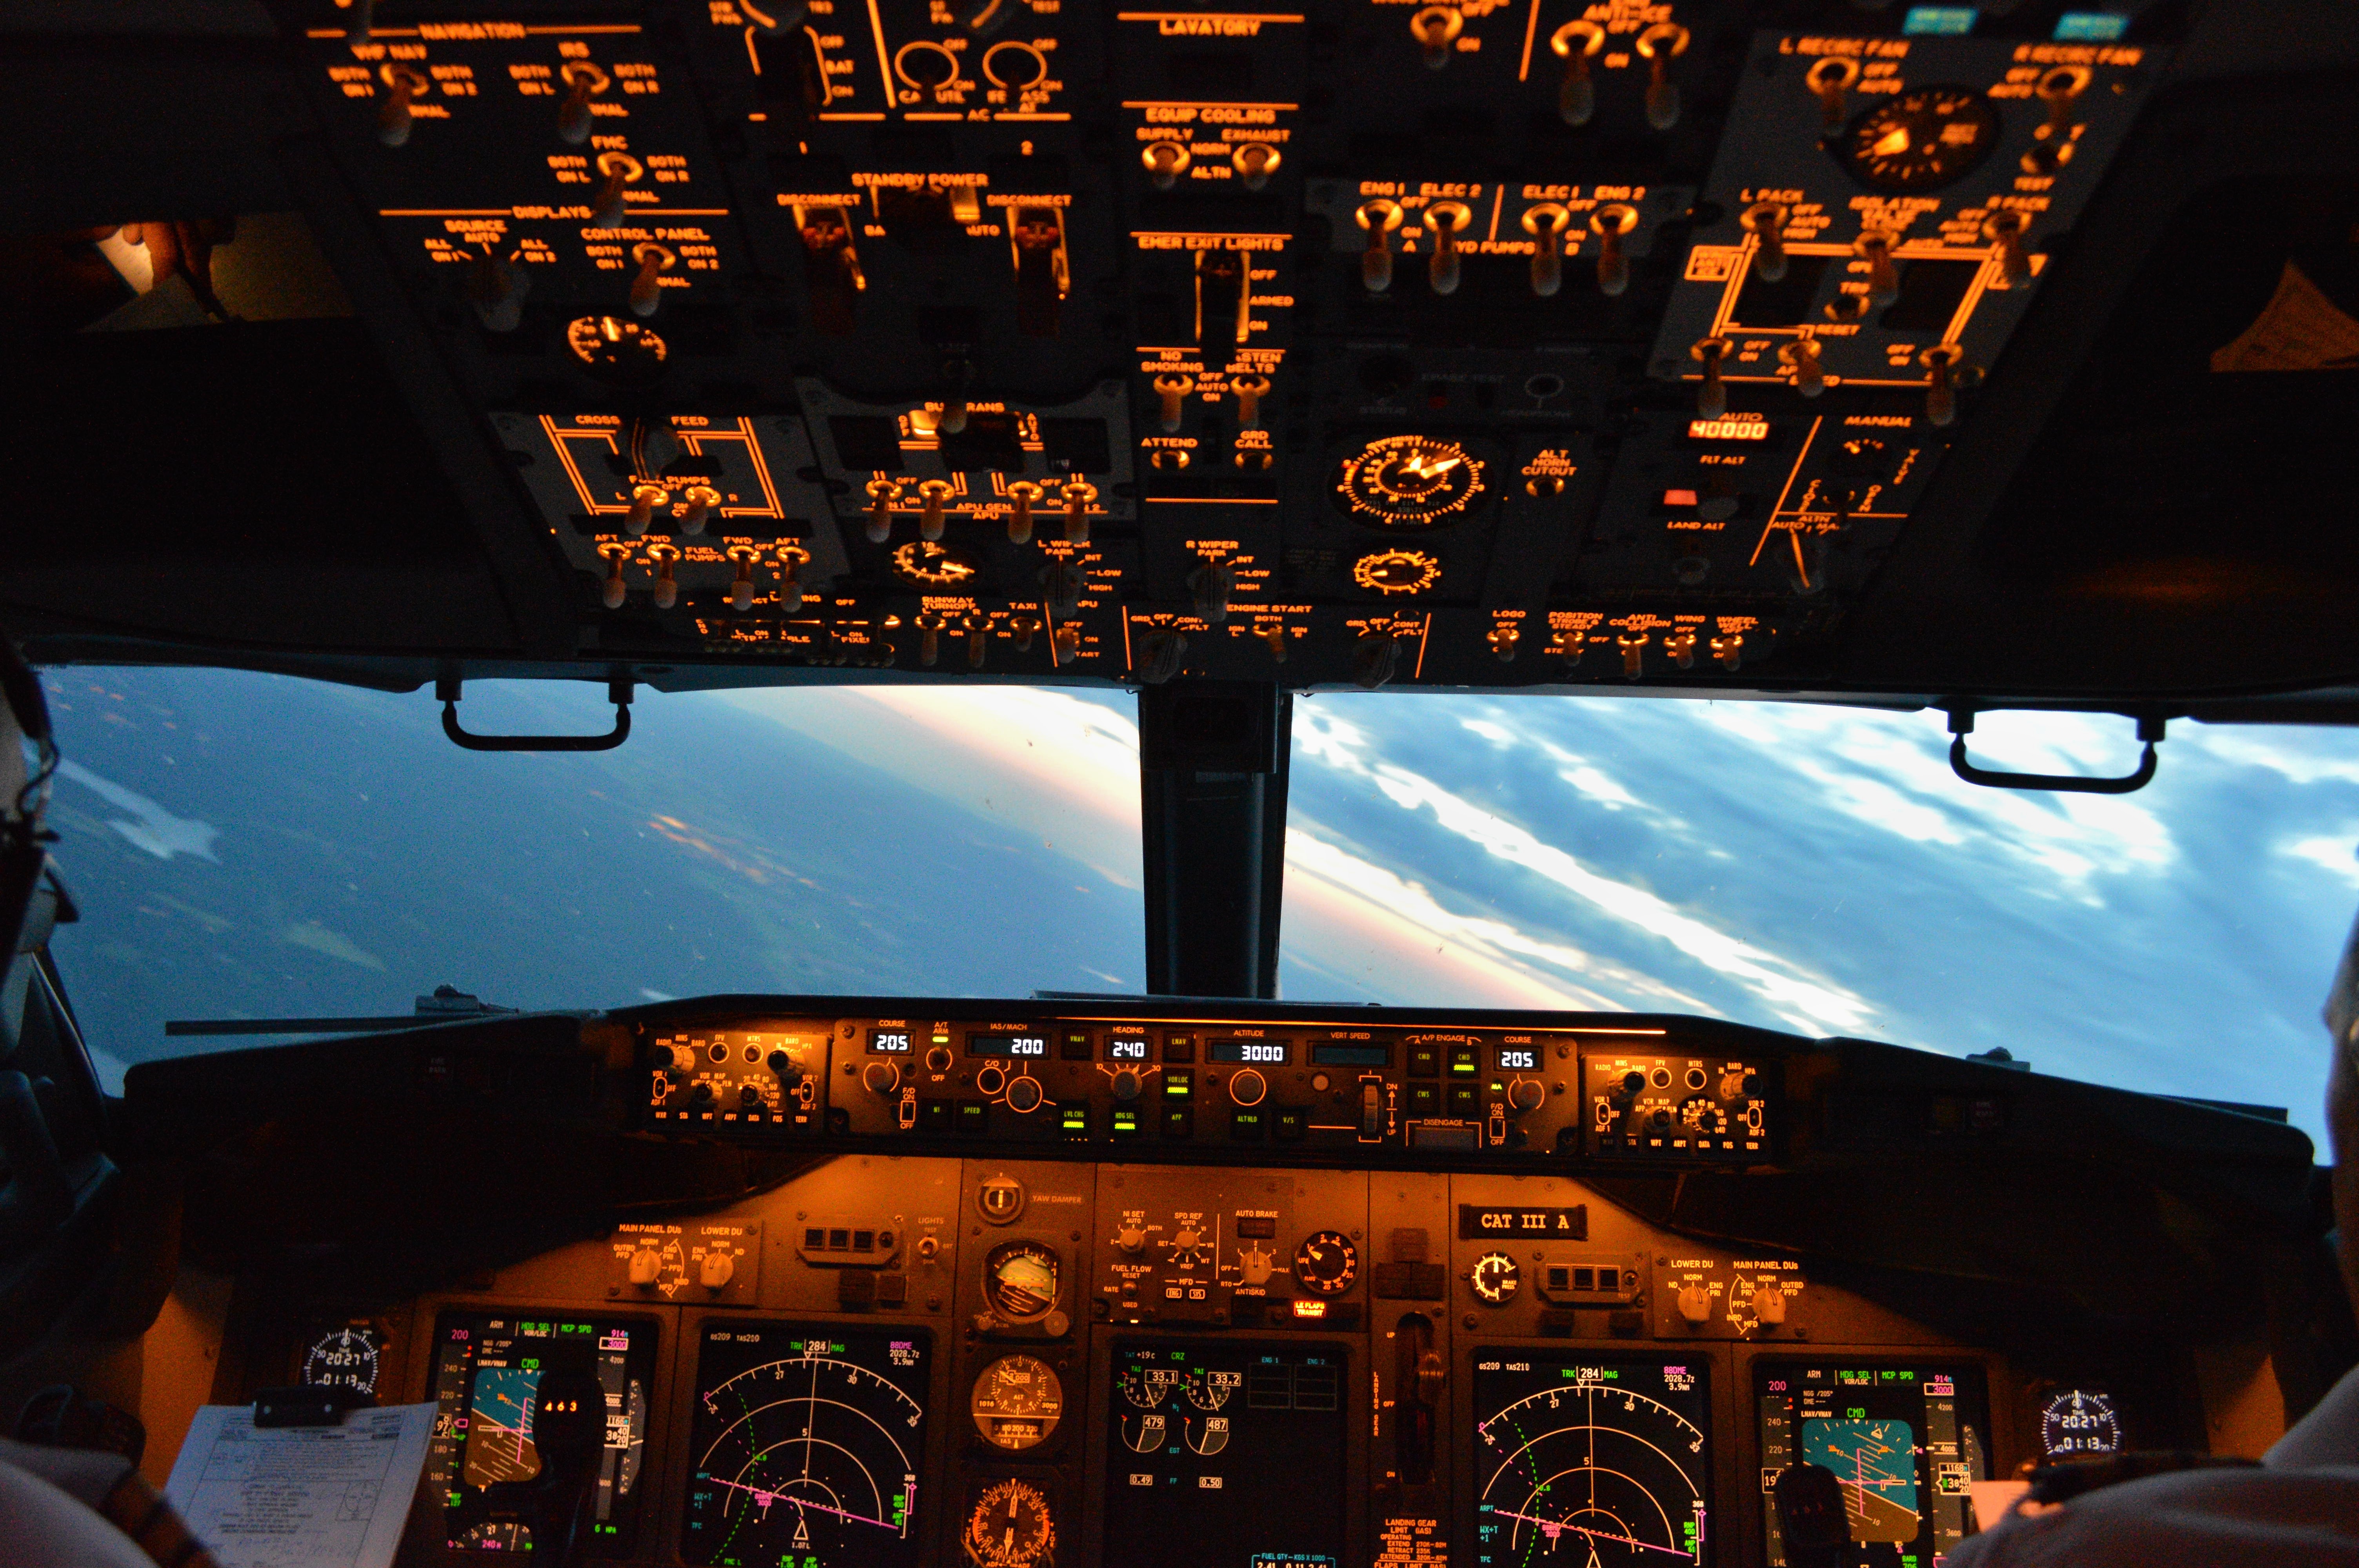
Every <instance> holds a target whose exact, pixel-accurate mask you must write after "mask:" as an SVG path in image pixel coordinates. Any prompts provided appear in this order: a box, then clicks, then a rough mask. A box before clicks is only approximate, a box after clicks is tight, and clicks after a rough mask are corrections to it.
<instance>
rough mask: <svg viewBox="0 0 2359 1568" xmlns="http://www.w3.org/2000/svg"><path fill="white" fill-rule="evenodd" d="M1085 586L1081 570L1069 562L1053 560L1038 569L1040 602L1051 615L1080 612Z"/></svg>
mask: <svg viewBox="0 0 2359 1568" xmlns="http://www.w3.org/2000/svg"><path fill="white" fill-rule="evenodd" d="M1085 586H1087V584H1086V581H1085V579H1083V578H1082V568H1079V567H1077V566H1075V565H1074V564H1073V563H1072V562H1071V561H1069V560H1064V559H1061V558H1059V559H1053V560H1051V561H1049V564H1048V565H1047V566H1045V567H1042V568H1040V598H1041V602H1042V603H1044V604H1046V605H1047V606H1048V607H1049V613H1050V614H1052V615H1071V614H1072V613H1073V612H1074V611H1078V610H1080V609H1081V607H1082V589H1083V588H1084V587H1085ZM1059 630H1060V631H1061V630H1063V628H1061V627H1060V628H1059Z"/></svg>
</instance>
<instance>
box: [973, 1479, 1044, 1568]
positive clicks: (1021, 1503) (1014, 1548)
mask: <svg viewBox="0 0 2359 1568" xmlns="http://www.w3.org/2000/svg"><path fill="white" fill-rule="evenodd" d="M959 1542H960V1544H961V1545H962V1546H964V1547H965V1548H966V1554H967V1556H968V1557H969V1558H970V1559H972V1560H973V1562H975V1563H978V1564H979V1565H980V1568H1031V1564H1033V1563H1046V1562H1048V1561H1049V1555H1050V1553H1051V1552H1053V1551H1054V1550H1055V1548H1056V1545H1057V1524H1056V1521H1055V1520H1054V1519H1050V1518H1049V1499H1048V1498H1046V1497H1043V1496H1042V1495H1041V1492H1040V1488H1039V1487H1036V1486H1034V1485H1032V1483H1031V1482H1029V1481H1002V1482H1000V1483H999V1484H998V1485H996V1486H995V1487H986V1488H985V1489H984V1493H983V1495H982V1496H981V1497H979V1498H975V1500H974V1508H973V1509H972V1510H971V1511H970V1512H969V1513H968V1514H967V1518H966V1530H965V1531H964V1533H962V1535H961V1536H960V1538H959Z"/></svg>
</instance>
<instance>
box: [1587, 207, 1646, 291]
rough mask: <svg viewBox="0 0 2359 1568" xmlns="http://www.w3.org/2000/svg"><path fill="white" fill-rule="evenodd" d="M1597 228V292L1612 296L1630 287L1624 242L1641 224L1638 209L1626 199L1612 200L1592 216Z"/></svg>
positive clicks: (1594, 225)
mask: <svg viewBox="0 0 2359 1568" xmlns="http://www.w3.org/2000/svg"><path fill="white" fill-rule="evenodd" d="M1589 226H1590V227H1591V228H1592V229H1594V230H1595V231H1597V292H1598V293H1600V294H1603V295H1605V296H1607V297H1613V296H1615V295H1618V294H1620V293H1621V292H1622V291H1623V290H1624V289H1625V288H1627V287H1630V258H1629V256H1628V255H1627V254H1625V253H1624V252H1623V249H1622V241H1623V240H1624V238H1625V237H1626V236H1627V235H1628V234H1629V232H1630V231H1631V230H1633V229H1635V228H1636V227H1637V226H1638V210H1637V209H1636V207H1633V206H1631V205H1630V204H1629V203H1627V202H1625V201H1609V202H1607V203H1606V204H1605V205H1604V206H1603V207H1600V208H1599V209H1598V210H1597V211H1594V212H1592V213H1591V214H1590V215H1589Z"/></svg>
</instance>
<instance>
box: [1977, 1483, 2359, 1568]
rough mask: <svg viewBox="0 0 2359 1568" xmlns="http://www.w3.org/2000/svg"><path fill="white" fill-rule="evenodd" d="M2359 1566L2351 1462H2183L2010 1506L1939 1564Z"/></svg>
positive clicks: (2358, 1516)
mask: <svg viewBox="0 0 2359 1568" xmlns="http://www.w3.org/2000/svg"><path fill="white" fill-rule="evenodd" d="M2198 1564H2201V1565H2202V1568H2215V1565H2216V1568H2330V1565H2331V1568H2359V1470H2351V1469H2336V1470H2267V1469H2234V1470H2190V1471H2183V1472H2180V1473H2179V1474H2175V1475H2169V1476H2148V1477H2147V1479H2145V1480H2143V1481H2131V1482H2127V1483H2125V1484H2124V1485H2122V1486H2118V1487H2105V1488H2104V1489H2103V1490H2100V1491H2094V1492H2090V1493H2087V1494H2085V1495H2084V1496H2082V1497H2079V1498H2074V1499H2072V1500H2071V1502H2069V1503H2066V1504H2064V1505H2063V1506H2062V1507H2061V1508H2058V1509H2051V1510H2049V1512H2046V1513H2041V1514H2038V1515H2034V1516H2031V1517H2029V1518H2024V1517H2019V1516H2010V1517H2008V1518H2007V1519H2003V1520H2001V1521H2000V1522H1999V1524H1998V1525H1997V1526H1996V1527H1995V1528H1994V1529H1991V1530H1984V1532H1983V1533H1982V1534H1980V1535H1977V1536H1973V1537H1971V1538H1969V1539H1968V1540H1966V1541H1962V1542H1961V1543H1960V1544H1959V1546H1958V1548H1957V1550H1955V1551H1954V1552H1950V1553H1948V1554H1947V1555H1946V1556H1945V1557H1944V1558H1943V1560H1942V1568H2196V1565H2198Z"/></svg>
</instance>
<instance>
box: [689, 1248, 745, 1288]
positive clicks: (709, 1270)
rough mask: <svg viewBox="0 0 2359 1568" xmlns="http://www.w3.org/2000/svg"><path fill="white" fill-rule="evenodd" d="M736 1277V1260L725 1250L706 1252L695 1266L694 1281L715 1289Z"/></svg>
mask: <svg viewBox="0 0 2359 1568" xmlns="http://www.w3.org/2000/svg"><path fill="white" fill-rule="evenodd" d="M736 1277H737V1260H736V1259H734V1258H733V1257H731V1256H730V1255H729V1254H728V1253H726V1252H707V1253H706V1254H705V1255H704V1257H703V1258H702V1259H701V1260H700V1261H699V1262H698V1264H697V1266H696V1281H697V1283H699V1284H701V1285H702V1286H703V1287H704V1288H705V1289H706V1290H708V1291H717V1290H720V1289H721V1288H722V1287H723V1286H724V1285H726V1284H728V1283H729V1281H732V1280H734V1279H735V1278H736Z"/></svg>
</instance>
